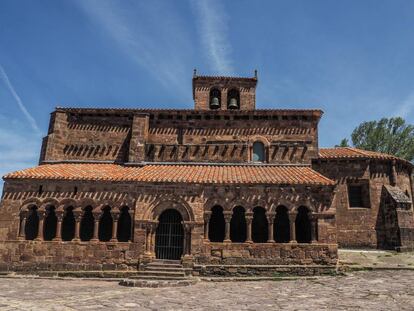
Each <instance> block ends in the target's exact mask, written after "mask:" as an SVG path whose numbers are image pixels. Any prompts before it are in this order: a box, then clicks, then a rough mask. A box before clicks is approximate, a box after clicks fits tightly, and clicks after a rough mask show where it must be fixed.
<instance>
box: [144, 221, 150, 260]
mask: <svg viewBox="0 0 414 311" xmlns="http://www.w3.org/2000/svg"><path fill="white" fill-rule="evenodd" d="M151 231H152V226H151V223H146V224H145V253H147V254H150V253H151Z"/></svg>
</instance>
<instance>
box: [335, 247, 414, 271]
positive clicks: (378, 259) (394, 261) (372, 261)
mask: <svg viewBox="0 0 414 311" xmlns="http://www.w3.org/2000/svg"><path fill="white" fill-rule="evenodd" d="M338 255H339V262H340V264H342V265H348V266H350V267H352V266H354V267H355V266H356V267H366V268H391V269H392V268H405V269H413V270H414V252H407V253H398V252H392V251H383V250H352V249H339V250H338Z"/></svg>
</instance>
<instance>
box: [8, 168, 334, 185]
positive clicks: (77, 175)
mask: <svg viewBox="0 0 414 311" xmlns="http://www.w3.org/2000/svg"><path fill="white" fill-rule="evenodd" d="M3 178H4V179H52V180H56V179H58V180H96V181H133V182H159V183H199V184H306V185H333V184H334V182H333V181H332V180H331V179H329V178H327V177H325V176H323V175H321V174H319V173H318V172H316V171H314V170H312V169H311V168H310V167H307V166H270V165H263V166H260V165H195V164H171V165H166V164H148V165H145V166H142V167H131V166H122V165H117V164H86V163H60V164H45V165H40V166H36V167H34V168H29V169H25V170H21V171H17V172H13V173H10V174H7V175H5V176H4V177H3Z"/></svg>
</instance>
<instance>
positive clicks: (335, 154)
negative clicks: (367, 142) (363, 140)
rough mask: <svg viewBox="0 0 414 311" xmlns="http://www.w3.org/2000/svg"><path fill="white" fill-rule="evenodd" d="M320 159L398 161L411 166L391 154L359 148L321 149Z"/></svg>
mask: <svg viewBox="0 0 414 311" xmlns="http://www.w3.org/2000/svg"><path fill="white" fill-rule="evenodd" d="M319 157H320V158H321V159H356V158H361V159H380V160H398V161H401V162H405V163H407V164H410V165H411V163H410V162H409V161H407V160H404V159H401V158H398V157H396V156H393V155H390V154H386V153H381V152H374V151H367V150H362V149H357V148H352V147H337V148H320V149H319Z"/></svg>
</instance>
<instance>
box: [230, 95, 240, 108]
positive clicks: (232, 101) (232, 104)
mask: <svg viewBox="0 0 414 311" xmlns="http://www.w3.org/2000/svg"><path fill="white" fill-rule="evenodd" d="M238 108H239V105H238V103H237V99H236V98H234V97H233V98H230V104H229V109H238Z"/></svg>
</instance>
